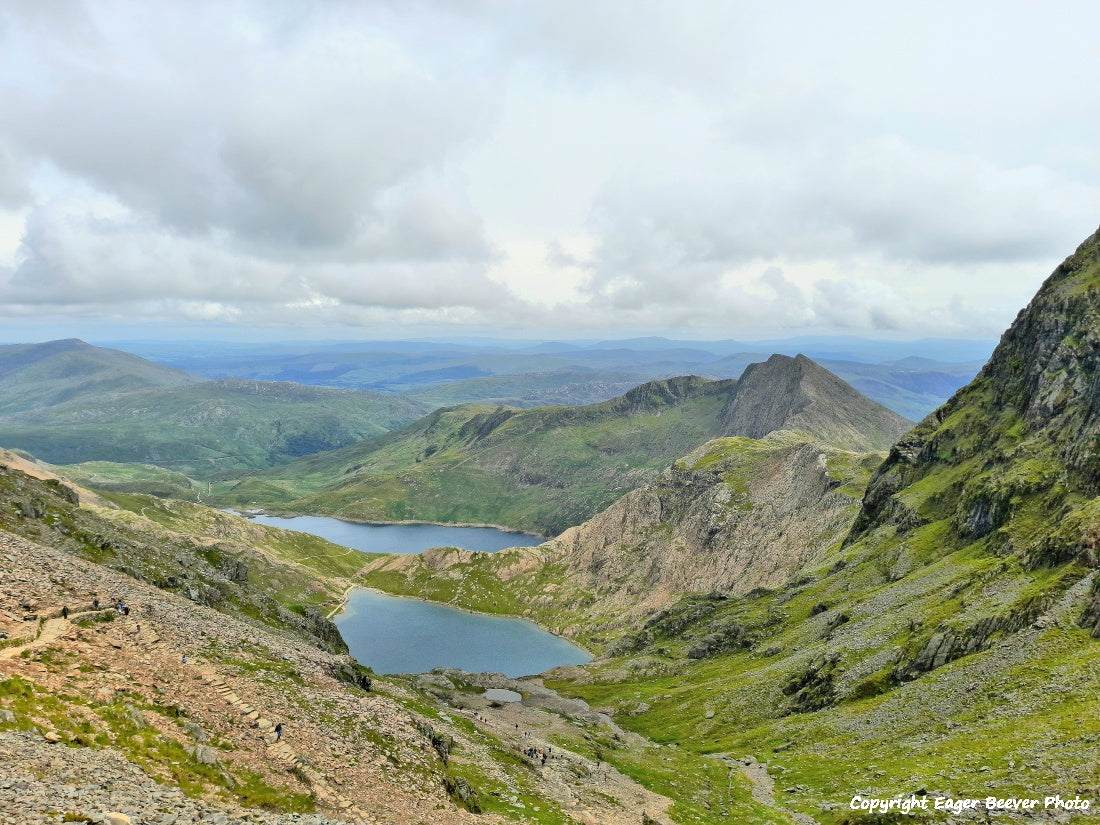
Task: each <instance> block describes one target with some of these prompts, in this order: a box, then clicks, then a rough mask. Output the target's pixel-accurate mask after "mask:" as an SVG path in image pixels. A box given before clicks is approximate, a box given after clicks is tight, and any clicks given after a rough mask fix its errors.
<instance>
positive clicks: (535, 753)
mask: <svg viewBox="0 0 1100 825" xmlns="http://www.w3.org/2000/svg"><path fill="white" fill-rule="evenodd" d="M550 750H551V749H550V748H549V747H547V748H546V749H545V750H544V749H543V748H536V747H535V746H534V745H532V746H531V747H529V748H527V750H525V751H524V752H523V755H524V756H526V757H527V758H528V759H534V760H535V761H536V762H538V761H539V760H542V764H543V765H545V764H546V760H547V759H548V758H549V757H550Z"/></svg>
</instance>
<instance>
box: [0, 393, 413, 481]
mask: <svg viewBox="0 0 1100 825" xmlns="http://www.w3.org/2000/svg"><path fill="white" fill-rule="evenodd" d="M422 412H423V408H421V407H419V406H416V405H414V404H413V403H411V402H409V401H406V400H404V399H402V398H399V397H396V396H392V395H382V394H380V393H370V392H358V391H353V390H332V389H321V388H317V387H306V386H302V385H300V384H289V383H262V382H258V381H238V380H231V379H227V380H223V381H204V382H202V383H197V384H195V383H190V384H185V385H183V386H178V387H169V388H155V389H138V390H134V391H132V392H128V393H125V394H122V395H114V396H111V397H109V398H105V399H104V398H101V399H90V398H81V399H80V400H78V401H71V402H66V403H60V404H56V405H54V406H51V407H47V408H39V409H35V410H33V411H32V412H28V413H22V414H13V415H8V416H4V417H0V443H3V444H7V445H11V446H15V447H20V448H22V449H25V450H29V451H31V452H32V453H34V454H35V455H37V456H39V457H40V458H42V459H45V460H46V461H49V462H52V463H54V464H75V463H79V462H85V461H103V460H105V461H111V462H117V463H144V464H156V465H158V466H161V467H165V468H168V469H170V470H174V471H176V472H179V473H183V474H185V475H188V476H191V477H195V478H204V479H205V478H212V477H216V476H219V475H225V474H226V473H232V472H239V471H240V470H242V469H257V468H261V467H270V466H272V465H275V464H284V463H286V462H288V461H291V460H293V459H295V458H298V457H300V456H303V455H308V454H310V453H316V452H320V451H322V450H332V449H335V448H337V447H342V446H344V445H347V444H351V443H353V442H356V441H359V440H361V439H364V438H370V437H372V436H377V435H379V434H382V433H385V432H387V431H389V430H392V429H394V428H395V427H399V426H402V425H404V424H407V423H408V422H410V421H412V420H414V419H415V418H416V417H417V416H418V415H420V414H421V413H422ZM125 480H126V481H129V482H130V483H131V484H132V482H133V481H134V480H135V479H134V478H130V479H125ZM152 481H153V483H154V484H157V485H159V484H160V483H161V482H162V481H163V479H162V478H157V479H152ZM174 486H180V483H179V482H176V483H175V484H174Z"/></svg>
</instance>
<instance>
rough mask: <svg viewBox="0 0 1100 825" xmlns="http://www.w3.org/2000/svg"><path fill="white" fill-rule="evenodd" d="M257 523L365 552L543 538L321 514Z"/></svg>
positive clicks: (259, 517) (494, 546)
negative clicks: (367, 520) (313, 536)
mask: <svg viewBox="0 0 1100 825" xmlns="http://www.w3.org/2000/svg"><path fill="white" fill-rule="evenodd" d="M249 518H251V519H252V521H254V522H256V523H257V524H266V525H268V526H270V527H281V528H282V529H284V530H297V531H298V532H300V533H312V534H313V535H315V536H320V537H321V538H323V539H328V540H329V541H331V542H332V543H333V544H339V545H341V546H343V547H351V548H354V549H355V550H362V551H364V552H367V553H419V552H421V551H422V550H427V549H428V548H429V547H460V548H462V549H463V550H482V551H485V552H489V553H495V552H496V551H497V550H503V549H504V548H505V547H532V546H534V545H536V544H541V543H542V542H544V541H546V539H544V538H542V537H541V536H533V535H531V534H530V533H519V532H514V531H511V530H501V529H498V528H496V527H455V526H453V525H450V524H357V523H356V522H354V521H341V520H340V519H335V518H325V517H324V516H289V517H286V518H283V517H282V516H269V515H265V514H256V515H251V514H250V515H249Z"/></svg>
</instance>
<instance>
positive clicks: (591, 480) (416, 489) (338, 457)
mask: <svg viewBox="0 0 1100 825" xmlns="http://www.w3.org/2000/svg"><path fill="white" fill-rule="evenodd" d="M786 395H789V396H790V397H789V398H787V399H786V401H776V402H775V403H772V402H771V401H769V399H775V398H779V397H780V396H784V397H785V396H786ZM861 415H863V416H865V417H866V423H867V426H866V431H861V430H860V429H859V423H858V420H859V416H861ZM910 424H911V422H909V421H907V420H905V419H903V418H901V417H900V416H897V415H895V414H894V413H891V412H890V411H889V410H886V409H885V408H883V407H881V406H879V405H877V404H875V403H874V402H872V401H870V400H868V399H866V398H864V397H863V396H861V395H860V394H859V393H858V392H856V391H855V390H854V389H852V388H850V387H846V385H844V383H843V382H841V381H839V379H837V378H836V377H835V376H832V375H831V374H829V373H828V371H826V370H824V369H821V368H820V367H817V366H816V365H814V364H812V362H809V360H808V359H795V358H789V357H787V356H773V357H772V358H771V359H769V360H768V361H767V362H766V363H764V364H760V365H758V366H757V367H756V369H754V370H753V374H752V376H751V377H750V378H749V379H745V380H743V381H742V382H737V381H709V380H706V379H703V378H698V377H694V376H687V377H680V378H674V379H667V380H662V381H652V382H648V383H646V384H642V385H641V386H639V387H636V388H635V389H633V390H631V391H630V392H628V393H626V394H625V395H623V396H621V397H619V398H615V399H612V400H610V401H604V402H601V403H599V404H592V405H589V406H585V407H537V408H532V409H523V410H520V409H514V408H508V407H498V408H495V409H494V408H489V407H481V406H473V405H465V406H459V407H454V408H449V409H444V410H440V411H437V412H436V413H433V414H432V415H430V416H428V417H426V418H424V419H423V420H421V421H418V422H416V423H415V424H412V425H410V426H409V427H406V428H405V429H403V430H400V431H397V432H394V433H390V434H389V435H386V436H383V437H381V438H378V439H375V440H373V441H369V442H366V443H363V444H357V445H353V446H351V447H348V448H345V449H343V450H339V451H336V452H332V453H323V454H318V455H315V456H311V457H308V458H305V459H303V460H301V461H298V462H295V463H294V464H292V465H288V466H287V467H286V468H283V469H274V470H271V471H265V472H262V473H258V474H256V475H255V476H253V477H250V478H247V479H244V480H242V481H241V482H240V483H239V484H236V485H234V486H232V487H231V488H228V489H227V488H226V487H225V486H224V485H222V486H220V487H219V488H218V495H219V499H220V500H221V501H223V502H224V503H227V504H234V505H240V506H252V505H256V504H258V505H261V506H266V507H273V508H280V507H281V508H285V509H288V510H293V511H299V512H311V513H323V514H329V515H338V516H341V517H344V518H351V519H361V520H387V521H400V520H405V519H414V520H417V519H419V520H426V521H440V522H452V523H454V522H459V523H461V522H475V523H489V524H502V525H506V526H508V527H513V528H520V529H526V530H533V531H536V532H540V533H543V534H546V535H550V534H555V533H558V532H561V530H564V529H565V528H566V527H570V526H572V525H575V524H579V523H581V522H582V521H584V520H586V519H588V518H590V517H591V516H592V515H594V514H595V513H597V512H599V511H600V510H602V509H604V508H605V507H607V506H608V505H610V504H611V502H613V501H614V500H615V499H617V498H618V497H619V496H621V495H623V494H624V493H626V492H627V491H629V490H633V489H635V488H637V487H640V486H641V485H642V484H644V483H645V482H646V481H647V480H648V479H650V478H652V477H653V476H654V475H655V474H656V473H657V472H658V471H660V470H661V469H663V468H664V467H667V466H668V465H669V464H670V463H672V461H674V460H675V459H677V458H679V457H680V456H683V455H685V454H687V453H688V452H690V451H691V450H693V449H695V448H696V447H698V446H699V445H700V444H703V443H705V442H707V441H709V440H711V439H713V438H716V437H719V436H723V435H749V434H750V433H757V432H760V431H761V430H762V431H764V432H765V433H766V432H770V431H772V430H795V429H800V430H802V431H803V432H804V433H807V434H809V435H810V436H818V437H820V438H822V439H823V440H825V441H826V442H827V443H828V441H829V439H835V440H836V441H837V442H838V444H839V446H841V447H842V448H845V449H847V448H852V447H854V448H857V449H884V448H885V447H886V446H888V444H889V443H891V441H892V440H893V439H894V438H896V437H897V436H898V435H900V434H901V433H902V432H904V431H905V430H906V429H908V428H909V426H910ZM753 437H755V436H753Z"/></svg>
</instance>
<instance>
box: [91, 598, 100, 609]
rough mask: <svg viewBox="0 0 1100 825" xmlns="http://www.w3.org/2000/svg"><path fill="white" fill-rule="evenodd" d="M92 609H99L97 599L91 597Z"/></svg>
mask: <svg viewBox="0 0 1100 825" xmlns="http://www.w3.org/2000/svg"><path fill="white" fill-rule="evenodd" d="M92 610H99V599H92Z"/></svg>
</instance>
